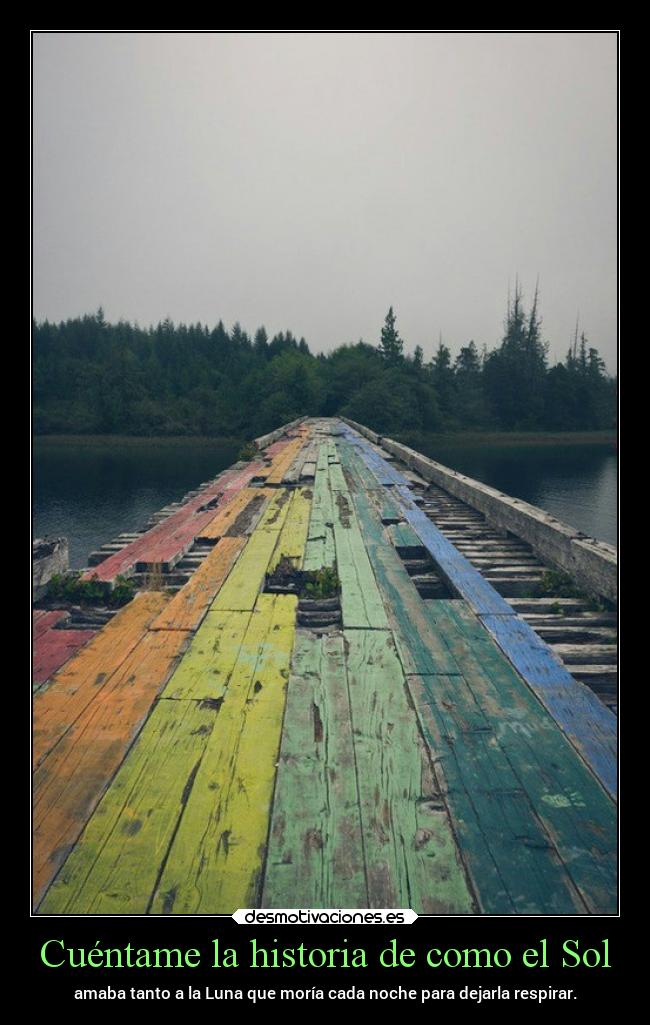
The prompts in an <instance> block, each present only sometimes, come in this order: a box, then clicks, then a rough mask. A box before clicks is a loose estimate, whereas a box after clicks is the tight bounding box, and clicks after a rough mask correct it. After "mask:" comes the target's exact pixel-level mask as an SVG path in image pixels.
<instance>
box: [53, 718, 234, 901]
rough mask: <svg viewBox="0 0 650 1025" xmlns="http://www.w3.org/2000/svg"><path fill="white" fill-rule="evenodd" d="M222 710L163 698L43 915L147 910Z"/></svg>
mask: <svg viewBox="0 0 650 1025" xmlns="http://www.w3.org/2000/svg"><path fill="white" fill-rule="evenodd" d="M216 718H217V711H216V710H215V708H214V707H212V706H211V705H210V704H209V703H205V704H203V703H199V702H196V701H159V702H158V704H157V705H156V706H155V708H154V709H153V711H152V713H151V715H150V716H149V719H148V720H147V722H146V724H145V726H144V727H143V730H142V733H141V734H140V736H139V738H138V740H137V741H136V742H135V744H134V745H133V747H132V748H131V750H130V752H129V754H128V755H127V757H126V759H125V761H124V762H123V763H122V766H121V767H120V770H119V772H118V773H117V775H116V777H115V779H114V780H113V783H112V784H111V786H110V788H109V790H108V791H107V793H106V794H105V795H104V797H103V799H102V801H101V802H100V803H99V805H98V806H97V808H96V810H95V812H94V814H93V815H92V817H91V818H90V820H89V822H88V824H87V826H86V828H85V830H84V832H83V834H82V835H81V838H80V840H79V841H78V843H77V845H76V846H75V847H74V849H73V851H72V853H71V854H70V855H69V857H68V859H67V861H66V863H65V865H64V866H63V868H62V869H61V871H60V872H59V874H58V876H57V877H56V879H55V881H54V883H53V884H52V886H51V887H50V889H49V891H48V893H47V894H46V896H45V898H44V900H43V901H42V903H41V905H40V908H39V912H40V913H41V914H53V915H60V914H82V915H101V914H132V915H133V914H139V915H141V914H144V913H145V912H146V911H147V909H148V906H149V901H150V899H151V894H152V892H153V889H154V886H155V883H156V879H157V877H158V873H159V871H160V868H161V866H162V863H163V861H164V858H165V855H166V854H167V851H168V849H169V844H170V842H171V839H172V837H173V835H174V830H175V829H176V827H177V824H178V821H179V818H180V816H181V814H182V812H183V808H184V805H185V803H186V801H187V799H188V795H189V793H190V792H191V789H192V785H193V781H194V777H195V775H196V771H197V768H198V766H199V764H200V762H201V758H202V756H203V753H204V750H205V747H206V744H207V741H208V738H209V736H210V734H211V733H212V730H213V728H214V726H215V723H216Z"/></svg>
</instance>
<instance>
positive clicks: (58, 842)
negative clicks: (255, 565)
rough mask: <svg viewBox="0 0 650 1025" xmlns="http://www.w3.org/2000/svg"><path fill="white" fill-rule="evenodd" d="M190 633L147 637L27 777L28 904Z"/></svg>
mask: <svg viewBox="0 0 650 1025" xmlns="http://www.w3.org/2000/svg"><path fill="white" fill-rule="evenodd" d="M189 637H190V633H189V631H182V630H173V631H163V630H161V631H156V632H155V633H154V632H151V631H149V632H148V633H146V634H145V635H144V637H143V638H142V639H141V640H140V642H139V643H138V644H137V645H136V646H135V648H134V649H133V650H132V651H131V653H130V654H129V655H128V656H127V657H126V658H125V660H124V661H123V662H122V664H121V666H120V667H119V669H117V670H116V671H115V672H114V673H113V674H112V676H111V678H110V680H109V681H108V682H107V683H106V684H105V685H104V686H103V687H100V688H99V689H98V691H97V693H96V696H95V698H94V700H93V701H91V702H90V704H89V705H87V706H86V708H85V709H84V710H83V712H82V713H81V715H79V717H78V718H77V719H76V721H75V722H74V724H73V725H72V726H71V728H70V729H69V730H68V732H67V733H66V734H65V736H64V737H62V739H61V741H60V742H59V743H58V744H57V745H56V747H55V748H53V750H51V751H50V753H49V755H48V756H47V757H46V758H45V759H44V761H43V762H42V763H41V765H40V766H39V768H38V769H37V771H36V773H35V774H34V788H33V794H34V818H33V823H34V841H33V882H34V902H35V904H37V903H38V901H39V900H40V898H41V897H42V895H43V893H44V892H45V889H46V887H47V886H48V885H49V883H50V882H51V880H52V879H53V877H54V875H55V874H56V872H57V871H58V869H59V868H60V866H61V864H62V863H63V862H64V861H65V858H66V857H67V855H68V853H69V851H70V848H71V847H72V846H73V845H74V843H75V842H76V840H77V839H78V837H79V835H80V833H81V831H82V829H83V827H84V826H85V824H86V822H87V821H88V819H89V818H90V816H91V814H92V812H93V811H94V809H95V807H96V806H97V804H98V803H99V800H100V798H101V796H102V794H103V793H104V792H105V791H106V789H107V787H108V786H109V784H110V782H111V780H112V778H113V776H114V775H115V773H116V772H117V770H118V768H119V766H120V764H121V762H122V760H123V758H124V756H125V754H126V752H127V751H128V749H129V747H130V746H131V744H132V743H133V740H134V739H135V737H136V736H137V734H138V733H139V732H140V729H141V727H142V725H143V723H144V721H145V719H146V718H147V716H148V714H149V711H150V709H151V706H152V704H153V702H154V700H155V698H156V697H157V695H158V694H159V693H160V691H161V689H162V687H163V686H164V684H165V683H166V682H167V680H168V678H169V676H170V675H171V672H172V670H173V668H174V667H175V664H176V661H177V659H178V656H179V654H180V652H181V650H182V648H183V646H184V645H185V643H186V641H187V640H188V639H189Z"/></svg>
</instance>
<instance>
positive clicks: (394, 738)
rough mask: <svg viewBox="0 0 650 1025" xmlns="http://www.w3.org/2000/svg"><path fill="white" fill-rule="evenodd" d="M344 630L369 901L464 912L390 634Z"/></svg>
mask: <svg viewBox="0 0 650 1025" xmlns="http://www.w3.org/2000/svg"><path fill="white" fill-rule="evenodd" d="M344 636H345V644H346V650H347V658H346V661H347V669H348V681H349V690H350V703H351V707H352V724H353V735H354V748H355V759H356V764H357V777H358V782H359V791H360V803H361V820H362V828H363V837H364V852H365V858H366V876H367V880H368V901H369V906H370V907H384V908H387V907H411V908H413V910H414V911H416V912H418V913H419V914H468V913H470V912H471V911H472V909H473V901H472V896H471V893H470V890H469V888H468V884H467V880H466V876H465V871H464V867H463V864H462V861H461V858H460V855H459V852H458V849H457V847H456V843H455V839H454V835H453V832H452V828H451V823H450V820H449V817H448V814H447V810H446V808H445V805H444V803H443V801H442V800H441V796H440V794H439V793H438V790H437V787H436V786H435V783H434V780H433V775H432V772H431V766H430V763H429V760H428V757H427V753H426V751H425V749H424V746H423V744H422V739H421V737H420V735H419V732H418V727H417V721H416V718H415V716H414V714H413V709H412V708H411V707H410V705H409V702H408V699H407V696H406V688H405V686H404V676H403V674H402V669H401V666H400V663H399V659H398V657H397V652H396V650H395V646H394V642H393V639H392V636H391V634H390V632H388V631H380V630H345V632H344Z"/></svg>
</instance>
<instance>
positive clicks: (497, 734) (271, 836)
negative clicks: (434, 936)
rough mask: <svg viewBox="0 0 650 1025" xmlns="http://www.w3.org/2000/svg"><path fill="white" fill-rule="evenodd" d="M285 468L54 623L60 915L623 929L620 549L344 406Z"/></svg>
mask: <svg viewBox="0 0 650 1025" xmlns="http://www.w3.org/2000/svg"><path fill="white" fill-rule="evenodd" d="M258 452H259V455H258V456H257V457H256V458H255V459H253V460H252V461H250V462H247V463H243V462H240V463H237V464H236V465H235V466H233V467H232V468H230V469H228V470H226V471H225V472H224V473H221V474H220V475H219V476H218V477H217V478H216V479H215V480H213V481H210V482H208V483H206V484H203V485H201V487H200V488H199V489H198V490H197V491H196V492H194V493H192V494H190V495H189V496H186V499H185V500H184V501H183V502H181V503H178V504H175V505H173V506H170V507H168V508H167V509H165V510H163V511H162V512H161V514H159V515H157V516H156V517H154V518H153V520H152V522H151V523H150V524H148V525H147V527H146V529H143V530H142V531H139V532H137V533H133V534H130V535H123V536H121V537H120V538H118V539H117V540H116V541H115V542H113V543H111V544H109V545H106V546H104V548H103V549H102V550H100V551H99V552H97V553H94V555H93V557H92V558H91V560H90V562H91V563H92V564H93V565H91V566H90V567H89V569H88V570H87V571H86V574H87V575H88V576H92V575H97V577H98V578H99V579H100V580H102V581H104V582H105V583H106V584H107V585H110V584H111V583H112V582H114V581H115V579H116V577H117V576H118V575H120V574H121V575H130V576H133V577H134V578H135V580H136V582H137V583H138V585H139V588H140V590H139V591H138V593H137V595H136V597H135V598H134V600H133V601H132V602H130V603H129V604H128V605H126V606H125V607H124V608H122V609H120V611H119V612H117V613H116V614H111V612H110V611H108V610H104V611H97V612H95V613H94V614H90V615H89V614H88V613H82V614H79V613H77V614H75V613H74V611H73V613H72V614H71V613H70V611H69V610H68V611H66V610H63V609H59V610H57V609H44V608H42V609H39V610H36V611H35V612H34V652H35V656H34V687H35V692H34V715H33V755H34V787H33V794H34V814H33V830H34V841H33V878H34V907H35V909H36V910H37V911H38V913H40V914H56V915H58V914H145V913H146V914H195V913H208V914H215V913H220V914H229V913H232V912H233V911H234V910H235V909H237V908H239V907H256V906H258V907H276V908H277V907H328V908H332V907H348V908H349V907H385V908H390V907H411V908H412V909H413V910H415V911H416V912H418V913H420V914H486V913H487V914H505V915H509V914H614V913H616V910H617V815H616V803H615V798H616V767H617V757H616V737H617V730H616V715H615V708H616V654H615V652H616V648H615V627H616V617H615V599H616V593H615V591H616V564H615V553H614V550H613V549H611V548H610V546H608V545H603V544H601V543H598V542H594V541H593V540H592V539H588V538H585V537H583V536H581V535H580V534H579V532H577V531H574V530H572V529H571V528H568V527H566V526H565V525H564V524H559V523H558V522H557V521H556V520H554V519H553V517H551V516H549V515H548V514H546V513H543V512H542V511H541V510H536V509H532V508H531V507H529V506H526V503H523V502H518V501H517V500H514V499H510V498H508V496H503V495H499V493H498V492H494V491H493V490H492V489H490V488H486V487H485V486H484V485H480V484H478V482H475V481H470V480H469V479H468V478H466V477H463V476H462V475H460V474H455V473H453V471H450V470H448V469H447V468H445V467H440V466H438V464H436V463H434V462H432V461H430V460H427V459H425V458H424V457H422V456H420V455H419V454H418V453H415V452H411V450H409V449H405V448H404V447H403V446H400V445H399V444H397V443H394V442H390V441H387V440H386V439H381V438H379V437H378V436H377V435H373V433H372V432H370V431H368V430H366V429H365V428H363V427H361V426H360V425H354V424H351V423H350V422H344V421H342V420H340V419H330V420H303V421H300V422H298V421H296V422H295V423H293V424H291V425H288V426H287V427H285V428H283V429H281V430H279V431H277V432H274V433H273V434H272V435H269V436H266V437H265V438H261V439H258ZM287 567H288V569H289V570H291V569H295V570H301V571H303V572H305V573H312V574H313V573H314V571H317V570H322V569H324V568H327V567H335V568H336V571H337V574H338V578H339V582H340V593H339V594H338V595H336V596H334V597H332V596H330V597H329V598H325V599H324V600H322V601H318V600H316V601H315V600H314V599H313V598H312V599H311V600H310V599H309V598H306V597H305V595H304V591H303V592H302V593H300V591H299V590H298V585H297V583H296V579H297V578H298V577H299V574H295V578H294V576H292V574H291V572H287ZM549 568H550V569H552V570H553V571H554V572H555V573H556V574H557V571H558V570H562V571H563V572H565V573H566V572H568V573H569V574H570V576H571V577H572V579H573V580H574V581H576V582H577V584H578V590H577V591H576V592H575V594H577V595H578V596H574V597H571V598H563V597H554V596H553V595H551V596H546V597H540V589H541V583H542V582H543V580H544V579H545V577H546V578H547V577H548V570H549ZM315 579H316V578H315ZM172 592H173V593H172Z"/></svg>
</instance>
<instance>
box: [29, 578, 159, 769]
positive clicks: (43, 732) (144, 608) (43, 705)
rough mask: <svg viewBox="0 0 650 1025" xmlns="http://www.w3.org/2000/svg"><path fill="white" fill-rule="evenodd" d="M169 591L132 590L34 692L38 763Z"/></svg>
mask: <svg viewBox="0 0 650 1025" xmlns="http://www.w3.org/2000/svg"><path fill="white" fill-rule="evenodd" d="M168 601H169V595H166V594H162V593H160V592H155V591H145V592H143V593H142V594H138V595H136V597H135V598H134V599H133V601H132V602H130V604H129V605H126V606H125V607H124V608H123V609H120V611H119V612H118V613H117V614H116V615H115V616H114V617H113V619H111V621H110V622H109V623H107V624H106V626H105V627H103V629H102V630H100V631H99V633H97V634H96V635H95V636H94V637H93V639H92V640H91V641H90V643H89V644H86V645H85V647H83V648H82V649H81V651H79V653H78V654H77V655H75V656H74V658H71V659H70V660H69V661H68V662H66V664H65V666H64V667H63V668H62V669H60V670H59V672H58V673H56V674H55V675H54V676H53V677H52V679H51V681H50V682H49V683H48V684H47V685H46V686H45V687H42V688H41V689H40V690H39V691H37V693H36V694H35V695H34V718H33V758H34V765H35V766H36V765H38V764H40V762H41V761H42V760H43V758H44V757H45V755H46V754H47V753H48V751H51V750H52V748H53V747H54V745H55V744H56V743H58V741H59V740H60V739H61V737H62V736H63V735H64V733H65V732H66V731H67V730H68V729H69V728H70V726H71V725H72V723H74V722H75V720H76V719H77V718H78V717H79V716H80V715H81V713H82V712H83V710H84V708H86V706H87V705H89V704H90V702H91V701H93V700H94V698H95V697H96V696H97V693H98V691H99V689H100V688H101V687H102V686H103V685H104V684H105V683H106V681H107V680H108V679H109V678H110V676H111V674H112V673H113V672H114V671H115V670H116V669H118V668H119V667H120V665H121V664H122V662H123V661H124V659H125V658H126V657H127V655H128V654H129V653H130V652H131V651H132V650H133V649H134V648H135V646H136V644H137V643H138V641H140V640H141V638H142V637H143V636H144V633H145V631H146V629H147V627H148V626H149V624H150V623H151V622H152V620H154V619H155V618H156V616H157V615H158V614H159V613H160V612H161V610H162V609H163V608H164V606H165V604H166V603H167V602H168Z"/></svg>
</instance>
